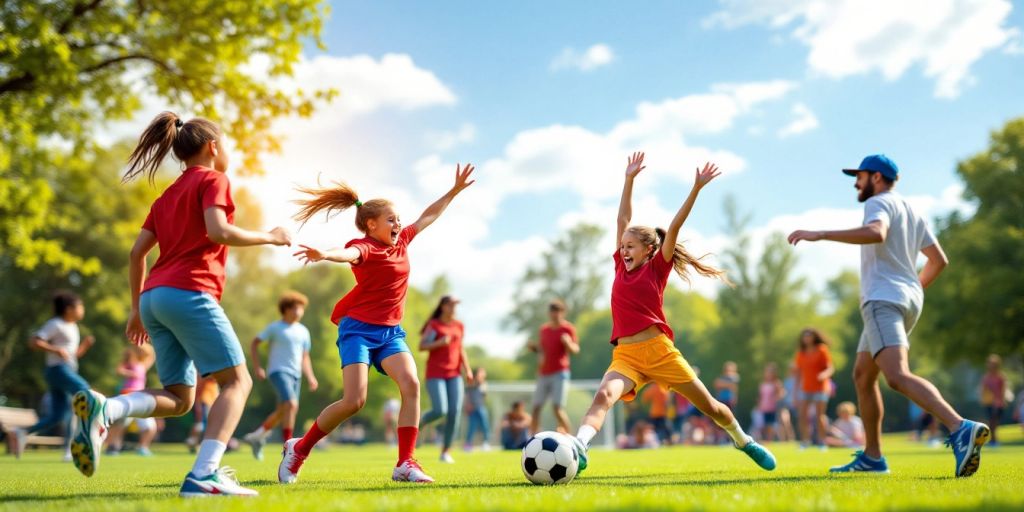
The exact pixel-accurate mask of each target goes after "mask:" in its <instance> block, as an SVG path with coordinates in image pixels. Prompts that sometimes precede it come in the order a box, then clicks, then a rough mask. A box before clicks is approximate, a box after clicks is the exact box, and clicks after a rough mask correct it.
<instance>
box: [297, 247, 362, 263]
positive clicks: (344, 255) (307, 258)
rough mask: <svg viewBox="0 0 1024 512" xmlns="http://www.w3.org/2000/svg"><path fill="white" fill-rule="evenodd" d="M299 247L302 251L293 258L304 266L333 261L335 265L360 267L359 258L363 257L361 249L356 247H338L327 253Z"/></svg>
mask: <svg viewBox="0 0 1024 512" xmlns="http://www.w3.org/2000/svg"><path fill="white" fill-rule="evenodd" d="M299 247H302V249H301V250H299V251H297V252H295V253H294V254H292V256H295V257H297V258H299V261H301V262H302V264H303V265H309V264H310V263H316V262H318V261H333V262H335V263H351V264H353V265H358V264H359V258H360V257H361V255H360V254H359V249H356V248H355V247H348V248H340V247H338V248H334V249H328V250H326V251H321V250H320V249H315V248H313V247H310V246H308V245H303V244H299Z"/></svg>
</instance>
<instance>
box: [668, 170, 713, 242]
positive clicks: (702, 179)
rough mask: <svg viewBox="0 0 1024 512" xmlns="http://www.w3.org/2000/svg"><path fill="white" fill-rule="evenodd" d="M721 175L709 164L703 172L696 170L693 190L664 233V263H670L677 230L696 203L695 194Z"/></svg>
mask: <svg viewBox="0 0 1024 512" xmlns="http://www.w3.org/2000/svg"><path fill="white" fill-rule="evenodd" d="M721 174H722V171H720V170H718V166H716V165H715V164H713V163H711V162H707V163H705V164H704V169H703V170H702V169H701V168H700V167H698V168H697V172H696V174H694V178H693V188H692V189H690V195H689V196H687V197H686V201H683V206H681V207H679V211H678V212H676V216H675V217H673V218H672V222H671V223H669V225H668V230H667V231H665V240H663V241H662V243H661V256H662V257H663V258H665V261H672V254H673V251H675V249H676V240H679V230H680V229H682V227H683V223H684V222H686V218H687V217H689V216H690V210H692V209H693V204H694V203H695V202H697V194H700V191H701V189H702V188H704V185H707V184H708V183H710V182H711V180H713V179H715V178H717V177H719V176H721Z"/></svg>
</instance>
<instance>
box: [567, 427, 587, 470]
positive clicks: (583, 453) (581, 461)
mask: <svg viewBox="0 0 1024 512" xmlns="http://www.w3.org/2000/svg"><path fill="white" fill-rule="evenodd" d="M569 438H570V439H572V444H573V447H575V448H576V459H577V462H578V467H577V468H576V475H577V476H579V474H580V473H582V472H583V470H584V469H587V446H586V445H584V444H583V441H580V440H579V438H577V437H576V436H569Z"/></svg>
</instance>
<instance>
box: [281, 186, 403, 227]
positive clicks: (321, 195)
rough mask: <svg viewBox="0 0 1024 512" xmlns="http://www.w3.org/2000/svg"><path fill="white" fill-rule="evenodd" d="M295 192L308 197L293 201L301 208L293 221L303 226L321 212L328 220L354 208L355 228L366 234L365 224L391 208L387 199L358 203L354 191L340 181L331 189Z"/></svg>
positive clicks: (305, 189) (299, 189)
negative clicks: (325, 212) (325, 213)
mask: <svg viewBox="0 0 1024 512" xmlns="http://www.w3.org/2000/svg"><path fill="white" fill-rule="evenodd" d="M296 190H298V191H299V192H301V193H303V194H306V195H308V196H310V197H308V198H303V199H296V200H295V201H294V202H295V204H298V205H299V206H301V208H300V209H299V212H298V213H296V214H295V220H297V221H299V222H301V223H302V224H303V225H305V224H306V222H309V219H312V218H313V217H315V216H316V214H318V213H320V212H322V211H325V210H326V211H327V218H328V219H330V218H331V217H332V216H333V215H336V214H338V213H341V212H343V211H345V210H347V209H349V208H351V207H353V206H355V207H356V228H357V229H359V231H362V232H363V233H367V232H368V231H369V228H368V227H367V225H366V222H367V221H369V220H370V219H375V218H377V217H378V216H380V214H381V213H382V212H383V211H384V210H385V209H387V208H390V207H391V206H392V204H391V201H388V200H387V199H371V200H369V201H367V202H365V203H363V202H360V201H359V195H358V194H356V191H355V189H353V188H352V187H350V186H349V185H348V184H346V183H344V182H340V181H335V182H334V186H333V187H320V188H306V187H299V188H298V189H296Z"/></svg>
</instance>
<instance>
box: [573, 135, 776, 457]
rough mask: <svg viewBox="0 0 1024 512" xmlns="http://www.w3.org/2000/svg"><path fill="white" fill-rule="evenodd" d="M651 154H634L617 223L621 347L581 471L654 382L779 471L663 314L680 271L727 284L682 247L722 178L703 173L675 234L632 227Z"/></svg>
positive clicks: (584, 433) (615, 341) (594, 414)
mask: <svg viewBox="0 0 1024 512" xmlns="http://www.w3.org/2000/svg"><path fill="white" fill-rule="evenodd" d="M643 160H644V154H643V153H633V156H632V157H631V158H629V160H628V162H627V166H626V181H625V184H624V185H623V187H622V199H621V201H620V202H619V218H618V224H617V228H618V229H617V237H616V240H617V245H618V247H617V250H616V252H615V255H614V258H613V259H614V261H615V280H614V281H613V283H612V300H611V305H612V336H611V343H612V345H615V349H614V351H613V352H612V363H611V365H610V366H609V367H608V370H607V371H606V372H605V374H604V379H603V380H602V381H601V387H600V388H599V389H598V391H597V394H596V395H594V402H593V404H592V405H591V406H590V410H588V411H587V414H586V416H584V417H583V421H582V425H581V426H580V428H579V432H578V433H577V434H576V437H575V438H573V439H574V440H575V442H576V449H577V452H578V453H579V456H580V458H579V461H580V465H579V470H580V471H582V470H583V469H584V468H586V465H587V458H586V450H587V447H588V445H589V444H590V440H591V439H593V438H594V436H595V435H596V434H597V430H598V429H600V428H601V425H602V424H603V423H604V418H605V415H606V414H607V412H608V409H610V408H611V407H612V406H613V405H615V402H617V401H618V400H619V399H622V400H624V401H627V402H628V401H632V400H633V399H635V398H636V393H637V390H639V389H640V388H641V387H643V386H644V384H647V383H648V382H653V383H655V385H658V386H662V387H666V388H670V389H672V390H673V391H675V392H677V393H679V394H681V395H683V396H684V397H686V399H687V400H689V401H690V402H691V403H692V404H693V405H694V406H695V407H696V408H697V409H698V410H700V412H702V413H704V414H706V415H708V416H710V417H711V419H713V420H714V421H715V423H716V424H718V426H719V427H722V428H723V429H725V431H726V432H728V433H729V436H730V437H731V438H732V440H733V443H735V446H736V447H737V448H738V449H740V450H742V451H743V452H744V453H746V454H747V455H748V456H749V457H750V458H752V459H753V460H754V461H755V462H756V463H757V464H758V465H759V466H761V467H762V468H764V469H767V470H772V469H775V457H774V456H773V455H772V454H771V452H769V451H768V450H766V449H765V448H764V447H762V446H761V445H759V444H757V443H756V442H754V440H753V439H752V438H751V437H750V436H748V435H747V434H746V433H744V432H743V429H742V428H740V425H739V422H737V421H736V418H735V416H733V414H732V411H730V410H729V407H728V406H726V405H725V404H723V403H721V402H719V401H718V400H715V398H714V397H713V396H711V393H710V392H708V390H707V388H706V387H705V386H704V384H703V383H701V381H700V379H698V378H697V376H696V375H695V374H694V372H693V370H692V369H691V368H690V365H689V363H687V362H686V360H685V359H683V356H682V354H680V353H679V350H678V349H676V347H675V346H674V344H673V342H672V336H673V333H672V329H671V328H670V327H669V326H668V322H667V321H666V319H665V312H664V310H663V302H664V293H665V286H666V285H668V278H669V275H670V274H671V273H672V271H673V270H675V271H676V273H678V274H679V276H680V277H682V278H683V280H685V281H687V282H689V280H690V276H689V267H692V268H693V269H694V270H696V271H697V273H698V274H700V275H703V276H708V277H715V278H719V279H722V280H723V281H725V282H727V283H728V280H727V279H725V273H724V272H722V271H721V270H718V269H716V268H714V267H711V266H709V265H707V264H705V263H703V262H702V261H701V258H695V257H694V256H692V255H691V254H690V253H689V252H687V251H686V249H685V248H684V247H683V245H682V244H677V243H676V240H677V239H678V237H679V230H680V229H681V228H682V227H683V222H685V221H686V218H687V217H688V216H689V214H690V210H691V209H692V208H693V204H694V202H696V200H697V194H699V193H700V190H701V189H702V188H704V186H705V185H707V184H708V183H709V182H710V181H711V180H713V179H715V178H717V177H718V176H719V174H720V172H719V171H718V167H716V166H715V165H713V164H711V163H708V164H705V165H704V169H703V170H702V169H700V168H698V169H697V172H696V175H695V176H694V183H693V189H692V190H691V191H690V195H689V197H687V198H686V201H685V202H684V203H683V205H682V207H681V208H680V209H679V211H678V212H677V213H676V215H675V217H674V218H673V219H672V223H671V224H669V228H668V230H667V231H662V230H661V229H657V230H656V229H652V228H649V227H642V226H630V225H629V221H630V219H631V218H632V215H633V207H632V195H633V180H634V178H636V175H637V174H639V173H640V171H642V170H643V169H644V165H643Z"/></svg>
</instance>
